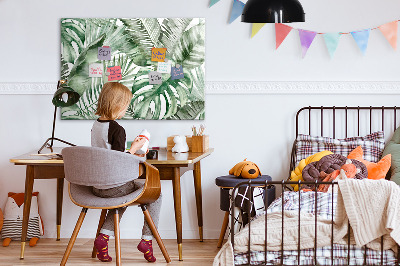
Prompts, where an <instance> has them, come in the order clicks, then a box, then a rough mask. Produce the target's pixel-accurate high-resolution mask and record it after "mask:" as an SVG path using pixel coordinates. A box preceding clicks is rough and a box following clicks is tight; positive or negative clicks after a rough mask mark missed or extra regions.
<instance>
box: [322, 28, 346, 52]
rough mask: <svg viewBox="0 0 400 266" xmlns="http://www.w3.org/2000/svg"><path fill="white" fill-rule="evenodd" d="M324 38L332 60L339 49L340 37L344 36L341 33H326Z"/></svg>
mask: <svg viewBox="0 0 400 266" xmlns="http://www.w3.org/2000/svg"><path fill="white" fill-rule="evenodd" d="M323 36H324V40H325V44H326V48H328V52H329V55H330V56H331V58H332V57H333V54H334V53H335V51H336V48H337V47H338V44H339V39H340V36H342V34H340V33H339V32H334V33H325V34H324V35H323Z"/></svg>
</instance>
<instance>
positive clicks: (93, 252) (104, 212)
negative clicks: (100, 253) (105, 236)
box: [92, 209, 107, 258]
mask: <svg viewBox="0 0 400 266" xmlns="http://www.w3.org/2000/svg"><path fill="white" fill-rule="evenodd" d="M106 215H107V210H106V209H103V210H101V215H100V219H99V226H98V227H97V233H96V238H97V237H98V236H99V234H100V230H101V228H102V227H103V224H104V221H105V220H106ZM96 238H95V239H96ZM96 254H97V250H96V248H95V246H94V244H93V251H92V258H96Z"/></svg>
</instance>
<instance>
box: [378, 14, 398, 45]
mask: <svg viewBox="0 0 400 266" xmlns="http://www.w3.org/2000/svg"><path fill="white" fill-rule="evenodd" d="M397 24H398V21H397V20H396V21H393V22H389V23H386V24H384V25H382V26H379V27H378V29H379V30H380V31H381V32H382V33H383V35H384V36H385V38H386V39H387V40H388V42H389V43H390V45H391V46H392V47H393V49H394V50H396V48H397Z"/></svg>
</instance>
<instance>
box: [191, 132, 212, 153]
mask: <svg viewBox="0 0 400 266" xmlns="http://www.w3.org/2000/svg"><path fill="white" fill-rule="evenodd" d="M208 142H209V136H208V135H203V136H192V152H205V151H207V150H208Z"/></svg>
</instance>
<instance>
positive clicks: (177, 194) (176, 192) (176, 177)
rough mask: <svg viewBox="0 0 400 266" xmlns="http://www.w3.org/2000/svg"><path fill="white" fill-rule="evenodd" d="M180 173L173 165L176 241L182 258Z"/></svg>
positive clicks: (180, 258)
mask: <svg viewBox="0 0 400 266" xmlns="http://www.w3.org/2000/svg"><path fill="white" fill-rule="evenodd" d="M180 179H181V174H180V169H179V167H174V178H173V179H172V185H173V191H174V207H175V223H176V234H177V242H178V253H179V260H180V261H181V260H183V259H182V205H181V180H180Z"/></svg>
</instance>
